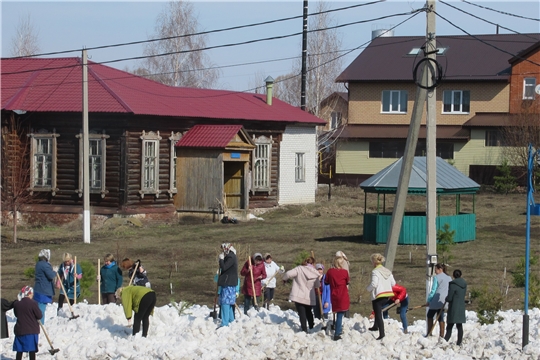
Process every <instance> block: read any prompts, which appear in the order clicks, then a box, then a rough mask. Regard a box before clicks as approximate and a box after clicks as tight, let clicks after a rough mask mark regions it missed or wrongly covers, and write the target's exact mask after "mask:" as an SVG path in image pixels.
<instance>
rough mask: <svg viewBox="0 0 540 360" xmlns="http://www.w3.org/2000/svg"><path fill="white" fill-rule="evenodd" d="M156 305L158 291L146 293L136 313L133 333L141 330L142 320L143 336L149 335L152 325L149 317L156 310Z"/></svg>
mask: <svg viewBox="0 0 540 360" xmlns="http://www.w3.org/2000/svg"><path fill="white" fill-rule="evenodd" d="M154 306H156V293H155V292H153V291H152V292H149V293H146V295H144V296H143V297H142V298H141V302H140V303H139V311H138V312H136V313H135V319H134V320H133V335H135V334H136V333H138V332H139V330H141V321H142V336H143V337H146V335H148V328H149V327H150V321H149V320H148V318H149V317H150V314H151V313H152V311H153V310H154Z"/></svg>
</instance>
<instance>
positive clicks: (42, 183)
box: [28, 130, 60, 196]
mask: <svg viewBox="0 0 540 360" xmlns="http://www.w3.org/2000/svg"><path fill="white" fill-rule="evenodd" d="M28 136H29V137H30V138H31V145H30V146H31V148H30V151H31V153H30V172H31V173H30V191H31V192H34V191H50V192H51V193H52V195H53V196H54V195H56V191H57V190H58V189H57V188H56V162H57V156H56V151H57V150H56V138H57V137H58V136H60V135H58V134H56V130H53V132H52V133H49V132H47V131H46V130H40V131H39V132H37V133H30V134H28Z"/></svg>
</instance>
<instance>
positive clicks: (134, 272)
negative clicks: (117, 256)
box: [128, 261, 139, 286]
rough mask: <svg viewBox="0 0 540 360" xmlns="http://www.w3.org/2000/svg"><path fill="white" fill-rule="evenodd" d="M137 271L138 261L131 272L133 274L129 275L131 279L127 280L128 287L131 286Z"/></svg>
mask: <svg viewBox="0 0 540 360" xmlns="http://www.w3.org/2000/svg"><path fill="white" fill-rule="evenodd" d="M137 269H139V262H138V261H137V262H136V263H135V269H134V270H133V274H131V279H129V284H128V286H130V285H131V284H133V278H134V277H135V274H136V273H137Z"/></svg>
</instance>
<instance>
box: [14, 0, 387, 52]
mask: <svg viewBox="0 0 540 360" xmlns="http://www.w3.org/2000/svg"><path fill="white" fill-rule="evenodd" d="M385 1H386V0H376V1H372V2H368V3H362V4H356V5H350V6H345V7H341V8H336V9H330V10H325V11H320V12H315V13H311V14H308V16H315V15H321V14H326V13H331V12H336V11H343V10H349V9H352V8H357V7H361V6H366V5H373V4H377V3H380V2H385ZM302 17H303V15H296V16H290V17H286V18H281V19H274V20H268V21H263V22H258V23H252V24H247V25H238V26H231V27H228V28H223V29H215V30H207V31H201V32H198V33H193V34H183V35H175V36H167V37H164V38H158V39H149V40H138V41H131V42H125V43H118V44H110V45H101V46H94V47H90V48H85V49H86V50H101V49H107V48H114V47H120V46H129V45H139V44H145V43H151V42H155V41H165V40H172V39H180V38H185V37H190V36H200V35H208V34H214V33H219V32H224V31H230V30H238V29H244V28H248V27H254V26H260V25H268V24H273V23H277V22H282V21H289V20H295V19H299V18H302ZM82 50H83V49H74V50H64V51H55V52H49V53H42V54H33V55H27V56H17V57H13V58H12V59H19V58H28V57H37V56H50V55H60V54H66V53H72V52H79V51H82Z"/></svg>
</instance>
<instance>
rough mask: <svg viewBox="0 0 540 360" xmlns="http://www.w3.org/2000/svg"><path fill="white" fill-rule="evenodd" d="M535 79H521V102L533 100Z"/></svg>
mask: <svg viewBox="0 0 540 360" xmlns="http://www.w3.org/2000/svg"><path fill="white" fill-rule="evenodd" d="M535 86H536V78H530V77H526V78H523V100H534V88H535Z"/></svg>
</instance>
